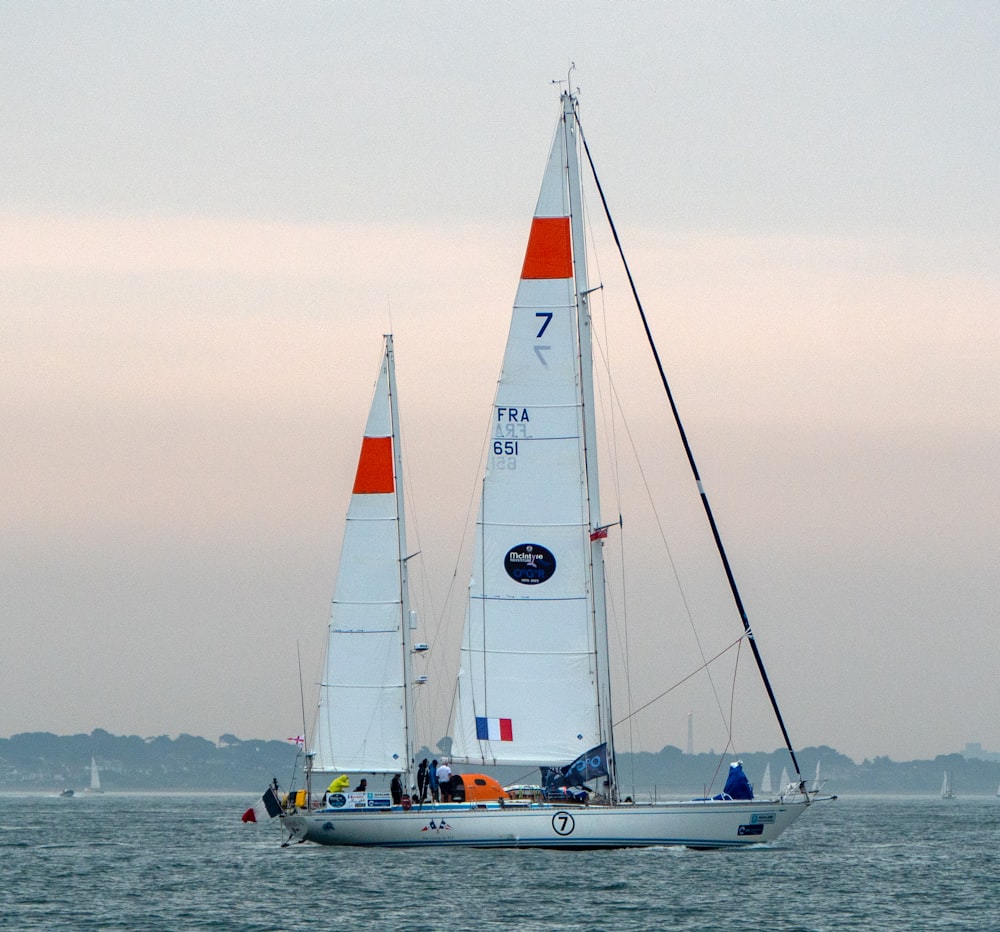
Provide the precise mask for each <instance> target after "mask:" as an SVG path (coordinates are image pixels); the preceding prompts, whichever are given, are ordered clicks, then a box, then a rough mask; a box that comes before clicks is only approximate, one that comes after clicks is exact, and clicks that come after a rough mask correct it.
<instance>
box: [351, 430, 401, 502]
mask: <svg viewBox="0 0 1000 932" xmlns="http://www.w3.org/2000/svg"><path fill="white" fill-rule="evenodd" d="M395 490H396V485H395V483H394V482H393V477H392V437H365V438H364V440H362V441H361V456H360V457H359V458H358V472H357V475H356V476H355V477H354V489H353V492H354V494H355V495H373V494H377V493H379V492H394V491H395Z"/></svg>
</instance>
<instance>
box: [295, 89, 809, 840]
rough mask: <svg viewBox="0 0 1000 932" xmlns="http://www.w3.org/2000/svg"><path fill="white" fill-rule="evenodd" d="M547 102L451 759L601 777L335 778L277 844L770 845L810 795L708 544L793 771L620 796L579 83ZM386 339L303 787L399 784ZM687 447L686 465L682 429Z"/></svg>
mask: <svg viewBox="0 0 1000 932" xmlns="http://www.w3.org/2000/svg"><path fill="white" fill-rule="evenodd" d="M561 101H562V107H561V113H560V116H559V122H558V127H557V132H556V135H555V139H554V141H553V144H552V149H551V152H550V155H549V159H548V163H547V166H546V169H545V173H544V178H543V182H542V187H541V193H540V195H539V198H538V202H537V207H536V210H535V214H534V218H533V220H532V223H531V231H530V234H529V237H528V245H527V250H526V254H525V258H524V264H523V267H522V272H521V279H520V284H519V286H518V290H517V296H516V300H515V304H514V309H513V317H512V321H511V325H510V331H509V335H508V340H507V347H506V351H505V355H504V359H503V367H502V371H501V375H500V379H499V382H498V386H497V391H496V396H495V401H494V405H493V409H492V425H491V439H490V448H489V451H488V457H487V466H486V471H485V475H484V477H483V481H482V498H481V502H480V506H479V513H478V520H477V525H476V536H475V544H474V554H473V566H474V570H473V573H472V581H471V583H470V588H469V602H468V607H467V614H466V625H465V631H464V634H463V640H462V649H461V663H460V671H459V677H458V701H457V711H456V712H455V714H454V719H453V722H452V729H451V735H452V741H453V744H452V752H451V761H452V763H453V764H456V765H457V764H461V763H464V764H478V765H480V766H482V765H484V764H522V765H528V766H531V767H540V768H542V767H545V768H546V769H548V770H549V773H550V774H551V773H555V774H556V780H557V782H559V781H560V780H561V781H563V782H566V783H570V784H572V783H573V780H574V778H577V779H578V781H579V782H581V783H582V782H583V780H585V779H586V780H590V781H591V782H598V781H599V782H600V786H601V791H599V792H598V793H597V794H596V795H595V797H594V798H593V799H591V800H590V801H589V804H587V805H571V804H568V803H567V802H558V801H557V802H551V801H545V800H541V801H539V800H537V799H515V798H512V797H511V795H510V794H508V793H507V792H506V791H505V790H503V789H502V788H501V787H500V786H499V784H497V783H496V781H493V780H491V779H490V778H486V777H482V776H481V775H477V774H469V773H463V774H462V784H463V787H462V788H463V790H464V799H462V801H455V802H442V803H430V804H427V803H425V804H423V805H419V804H417V803H415V802H411V800H410V797H409V796H404V797H403V798H402V800H401V802H400V803H394V802H393V801H392V800H391V799H390V798H389V794H388V793H371V792H357V793H346V792H334V793H331V794H330V795H329V797H328V799H327V802H326V805H325V806H324V808H321V809H318V810H310V806H309V805H308V803H307V805H306V806H305V807H304V808H303V809H301V810H297V811H291V812H288V813H285V814H283V815H282V819H283V823H284V827H285V829H286V830H287V833H288V840H287V841H286V842H285V844H288V843H290V842H304V841H310V842H315V843H318V844H323V845H378V846H426V845H448V846H469V847H522V848H523V847H546V848H610V847H632V846H649V845H685V846H689V847H694V848H725V847H741V846H746V845H751V844H760V843H762V842H770V841H773V840H774V839H775V838H777V837H778V836H779V835H780V834H781V833H782V832H783V831H784V830H785V829H786V828H787V827H788V826H789V825H791V824H792V823H793V822H794V821H795V820H796V819H797V818H798V817H799V816H800V815H801V814H802V813H803V812H804V811H805V810H806V809H807V808H808V807H809V805H810V804H811V803H812V802H813V801H815V799H816V798H817V797H816V794H815V792H814V791H812V790H809V789H808V788H807V786H806V783H805V781H804V780H803V779H802V777H801V775H800V773H799V768H798V764H797V761H796V760H795V754H794V751H792V748H791V744H790V743H788V740H787V732H785V729H784V724H783V723H782V721H781V716H780V713H779V712H778V709H777V705H776V703H775V701H774V698H773V693H772V692H771V689H770V686H769V684H768V683H767V679H766V675H765V674H764V671H763V665H762V664H761V662H760V659H759V654H758V653H757V648H756V643H755V641H754V639H753V634H752V632H751V630H750V626H749V622H748V621H747V620H746V614H745V612H744V611H743V607H742V603H741V602H740V600H739V596H738V593H737V592H736V590H735V584H734V583H733V582H732V574H731V573H730V572H729V567H728V561H727V560H726V558H725V554H724V551H723V550H722V548H721V543H719V550H720V555H721V556H722V558H723V562H724V564H725V566H726V570H727V575H728V576H729V579H730V586H731V588H732V590H733V595H734V596H735V597H736V601H737V606H738V608H739V611H740V616H741V618H742V620H743V623H744V638H745V639H746V641H747V642H748V643H749V644H750V645H751V647H752V649H753V653H754V656H755V659H756V660H757V663H758V666H759V667H760V671H761V674H762V676H764V682H765V686H766V687H767V693H768V696H769V698H770V699H771V702H772V705H773V707H774V711H775V714H776V717H777V719H778V723H779V725H780V726H781V730H782V732H783V734H784V735H785V738H786V744H788V747H789V752H790V755H791V759H792V762H793V766H794V768H795V772H796V777H795V782H794V783H792V784H789V785H788V786H785V787H783V788H782V789H781V790H780V791H779V794H778V795H777V796H774V797H770V798H765V799H754V798H752V791H751V792H750V793H749V796H750V798H742V799H737V798H732V796H731V795H726V794H725V793H723V794H719V795H718V796H715V797H712V798H704V799H696V800H691V799H687V800H681V801H677V802H655V803H633V802H632V801H631V800H630V799H625V800H623V799H621V796H620V793H619V785H618V780H617V774H616V768H615V758H614V735H613V729H612V724H611V723H612V722H613V718H612V714H611V689H610V685H609V666H610V664H609V659H608V632H607V621H606V609H605V590H604V562H603V560H604V558H603V546H604V541H605V538H606V537H607V536H608V530H609V528H610V527H612V526H614V525H617V524H618V523H619V522H618V521H617V520H616V521H614V522H613V525H608V524H602V517H601V511H600V500H599V494H598V493H599V484H598V476H597V444H596V433H595V431H596V428H595V415H594V387H593V373H592V363H591V359H592V347H591V325H590V311H589V306H588V301H589V296H590V294H591V291H592V288H591V285H590V284H589V281H588V277H587V262H586V247H585V240H584V224H583V211H582V201H581V173H580V153H581V149H580V146H581V144H583V139H582V133H581V131H580V125H579V121H578V115H577V102H576V98H575V96H574V95H572V94H570V93H563V94H562V97H561ZM583 145H584V146H585V144H583ZM393 353H394V350H393V343H392V338H391V336H388V337H386V345H385V354H384V357H383V361H382V365H381V368H380V372H379V376H378V382H377V385H376V390H375V396H374V399H373V401H372V406H371V410H370V414H369V418H368V422H367V426H366V429H365V435H364V440H363V443H362V449H361V456H360V459H359V464H358V470H357V475H356V480H355V484H354V489H353V494H352V496H351V503H350V507H349V510H348V515H347V522H346V529H345V534H344V544H343V549H342V553H341V562H340V567H339V571H338V577H337V583H336V588H335V594H334V599H333V608H332V613H331V621H330V633H329V642H328V652H327V661H326V668H325V673H324V680H323V683H322V684H321V689H320V704H319V712H318V717H317V724H316V730H315V733H314V734H313V736H312V742H311V744H310V746H309V749H308V751H307V762H308V763H307V771H308V772H309V774H310V775H311V776H310V784H309V793H310V795H311V794H312V793H313V789H312V784H314V783H315V782H316V777H317V775H319V774H323V775H332V774H340V773H355V774H385V775H390V774H394V773H401V774H403V781H402V785H403V786H404V787H410V786H412V785H413V784H414V782H415V781H414V764H415V761H414V738H413V735H414V727H413V692H414V689H415V688H416V686H415V685H414V681H413V675H412V670H411V656H412V654H413V652H414V651H415V650H419V649H421V648H423V647H424V645H422V644H418V645H414V644H412V643H411V640H410V639H411V636H412V635H411V631H410V629H411V612H410V605H409V595H408V586H407V555H408V553H409V551H408V550H407V546H406V535H405V527H404V525H405V520H404V518H405V509H404V503H403V482H402V480H401V477H402V453H401V449H400V441H399V436H400V435H399V422H398V405H397V393H396V385H395V373H394V356H393ZM664 387H665V388H666V385H664ZM668 395H669V390H668ZM670 403H671V407H673V404H672V400H671V402H670ZM678 426H679V424H678ZM685 449H686V450H687V451H688V456H689V460H690V464H691V467H692V469H693V471H694V472H695V477H696V479H697V470H696V468H695V467H694V461H693V458H691V456H690V451H689V449H688V448H687V444H686V441H685ZM697 485H698V489H699V493H700V495H701V499H702V503H703V505H704V506H705V510H706V512H707V513H708V516H709V520H710V523H711V524H712V528H713V531H715V527H714V521H712V519H711V510H710V509H709V507H708V502H707V498H706V497H705V493H704V490H703V489H702V488H701V482H700V480H699V481H698V482H697ZM715 536H716V539H717V542H718V535H717V532H716V534H715ZM734 768H735V765H734ZM458 769H459V768H458V767H457V766H456V770H458ZM328 780H329V776H325V777H324V780H323V784H324V785H325V784H326V782H327V781H328ZM543 782H544V771H543Z"/></svg>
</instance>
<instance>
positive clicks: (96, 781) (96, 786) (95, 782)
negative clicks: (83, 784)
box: [87, 757, 104, 793]
mask: <svg viewBox="0 0 1000 932" xmlns="http://www.w3.org/2000/svg"><path fill="white" fill-rule="evenodd" d="M87 792H88V793H103V792H104V790H102V789H101V774H100V772H99V771H98V769H97V761H96V760H94V758H93V757H92V758H91V759H90V786H88V787H87Z"/></svg>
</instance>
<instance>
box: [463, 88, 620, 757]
mask: <svg viewBox="0 0 1000 932" xmlns="http://www.w3.org/2000/svg"><path fill="white" fill-rule="evenodd" d="M574 184H575V185H576V189H575V192H574V191H573V185H574ZM574 212H575V214H576V218H575V219H574ZM579 212H580V207H579V174H578V169H577V167H576V124H575V114H574V111H573V101H572V98H570V97H568V96H566V97H564V108H563V114H562V119H561V120H560V123H559V127H558V129H557V132H556V136H555V140H554V142H553V144H552V149H551V152H550V154H549V159H548V163H547V167H546V170H545V175H544V179H543V182H542V188H541V193H540V194H539V197H538V203H537V206H536V208H535V214H534V218H533V220H532V223H531V231H530V234H529V237H528V246H527V250H526V252H525V257H524V265H523V267H522V270H521V280H520V284H519V286H518V290H517V297H516V300H515V303H514V311H513V317H512V321H511V327H510V332H509V334H508V338H507V346H506V350H505V353H504V358H503V368H502V371H501V375H500V380H499V383H498V386H497V392H496V398H495V400H494V404H493V411H492V423H491V428H490V440H489V455H488V457H487V465H486V472H485V476H484V478H483V484H482V499H481V502H480V508H479V516H478V521H477V526H476V537H475V547H474V558H473V567H472V580H471V583H470V588H469V606H468V614H467V617H466V626H465V633H464V637H463V642H462V653H461V669H460V672H459V705H458V713H457V716H456V720H455V722H454V728H453V732H452V737H453V747H452V753H453V756H454V757H455V759H457V760H466V761H485V762H508V763H522V764H538V763H549V762H551V763H557V762H560V761H565V760H573V759H574V758H576V757H577V756H578V755H580V754H581V753H582V752H583V751H586V750H587V749H588V748H592V747H594V746H596V745H598V744H601V743H603V742H605V741H608V740H609V736H608V735H606V734H605V733H604V729H603V728H602V720H606V719H607V718H608V713H607V712H606V711H605V712H604V714H603V716H602V713H601V705H602V704H601V701H600V688H601V687H600V682H601V676H600V673H599V668H598V665H599V662H600V651H601V647H600V645H601V644H602V643H605V642H606V635H605V634H604V633H603V629H600V630H599V629H597V628H595V620H594V619H595V588H596V585H602V584H603V578H601V577H602V576H603V571H599V572H598V573H597V574H596V575H598V577H599V582H598V584H596V585H595V584H594V583H593V582H592V578H593V576H594V575H595V571H594V569H593V567H592V563H593V559H594V557H593V554H594V553H595V551H596V552H599V548H600V546H601V545H600V542H599V540H600V538H599V537H595V538H594V540H593V541H592V540H591V532H592V531H593V530H594V528H595V527H596V526H597V525H598V524H599V523H600V522H599V517H598V514H597V503H596V500H595V498H594V497H593V495H592V493H591V492H590V491H588V450H587V447H586V443H585V439H584V437H585V428H584V425H585V418H586V417H587V416H589V415H588V413H587V412H586V411H585V408H584V398H585V397H586V396H585V394H584V395H583V397H581V366H580V353H581V347H580V341H579V335H578V325H577V315H578V313H580V311H579V309H578V295H583V294H585V293H586V290H587V288H586V265H585V260H584V256H583V255H582V254H581V251H578V250H575V248H574V247H575V244H576V243H577V242H579V239H578V238H577V236H576V235H574V226H575V225H576V221H578V220H579V216H578V215H579ZM587 352H588V353H589V347H588V349H587ZM587 361H588V362H589V360H587ZM586 377H587V378H588V379H589V371H588V372H587V373H586ZM590 468H591V470H592V471H593V470H596V464H593V465H592V466H591V467H590ZM591 478H595V477H591ZM601 595H602V594H601ZM597 604H598V605H599V606H600V607H601V610H603V600H602V598H599V600H598V603H597ZM602 623H603V619H601V620H600V622H599V624H602ZM493 721H500V722H506V723H507V724H506V725H505V727H504V729H503V730H500V729H496V728H494V729H492V730H491V728H490V725H489V723H490V722H493Z"/></svg>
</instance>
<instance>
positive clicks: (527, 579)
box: [503, 544, 556, 586]
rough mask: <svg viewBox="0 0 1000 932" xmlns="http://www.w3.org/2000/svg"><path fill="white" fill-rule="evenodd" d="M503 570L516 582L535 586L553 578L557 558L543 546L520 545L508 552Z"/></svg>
mask: <svg viewBox="0 0 1000 932" xmlns="http://www.w3.org/2000/svg"><path fill="white" fill-rule="evenodd" d="M503 568H504V569H505V570H506V571H507V575H508V576H509V577H510V578H511V579H513V580H514V581H515V582H519V583H521V584H522V585H525V586H535V585H537V584H538V583H543V582H545V581H546V580H547V579H550V578H551V577H552V574H553V573H554V572H555V571H556V558H555V557H554V556H553V555H552V553H551V552H550V551H549V550H547V549H546V548H545V547H543V546H542V545H541V544H518V545H517V546H516V547H511V548H510V550H508V551H507V556H506V557H505V558H504V561H503Z"/></svg>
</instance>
